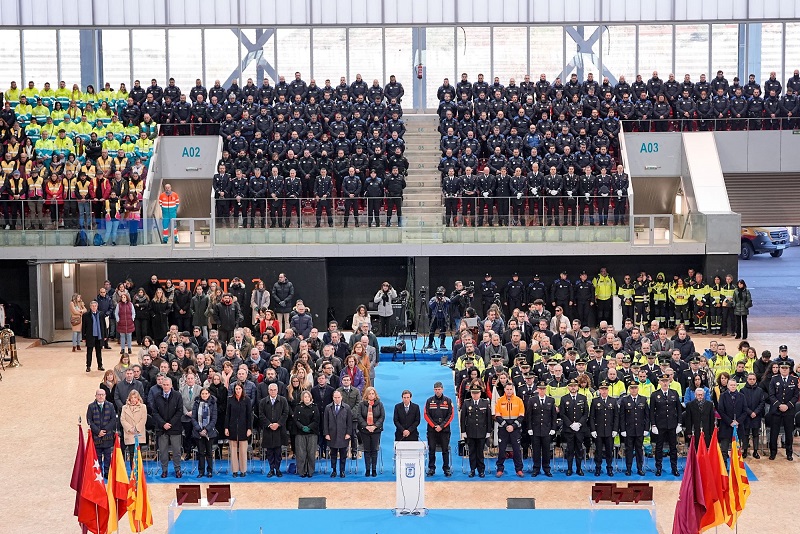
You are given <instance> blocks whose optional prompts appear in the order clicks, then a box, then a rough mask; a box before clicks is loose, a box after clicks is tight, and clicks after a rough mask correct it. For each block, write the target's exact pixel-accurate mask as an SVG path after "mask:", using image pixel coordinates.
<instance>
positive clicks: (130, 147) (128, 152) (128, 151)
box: [120, 141, 136, 159]
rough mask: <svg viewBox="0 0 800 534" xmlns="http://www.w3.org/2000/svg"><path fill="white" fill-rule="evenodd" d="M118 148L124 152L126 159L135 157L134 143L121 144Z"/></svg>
mask: <svg viewBox="0 0 800 534" xmlns="http://www.w3.org/2000/svg"><path fill="white" fill-rule="evenodd" d="M120 148H122V150H124V151H125V157H126V158H128V159H130V158H133V157H135V156H136V143H134V142H132V141H126V142H124V143H122V145H121V146H120Z"/></svg>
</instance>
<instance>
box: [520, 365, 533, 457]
mask: <svg viewBox="0 0 800 534" xmlns="http://www.w3.org/2000/svg"><path fill="white" fill-rule="evenodd" d="M522 367H523V374H522V377H521V378H522V383H521V384H519V385H517V384H516V383H514V390H515V391H516V395H517V397H519V398H521V399H522V402H523V404H524V405H525V406H526V407H527V406H528V401H529V400H530V399H532V398H533V397H535V396H536V395H537V393H538V392H537V391H536V375H535V374H533V373H532V372H530V365H528V364H525V365H523V366H522ZM526 411H527V408H526ZM521 434H522V436H521V438H520V444H521V445H522V458H523V459H525V458H527V457H528V452H529V450H530V446H531V436H530V435H529V434H528V418H527V417H526V418H525V420H524V421H522V433H521Z"/></svg>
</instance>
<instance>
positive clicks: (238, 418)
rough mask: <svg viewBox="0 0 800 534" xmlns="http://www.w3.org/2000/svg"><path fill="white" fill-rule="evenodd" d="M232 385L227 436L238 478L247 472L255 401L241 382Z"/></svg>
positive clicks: (232, 467)
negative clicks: (248, 441) (248, 448)
mask: <svg viewBox="0 0 800 534" xmlns="http://www.w3.org/2000/svg"><path fill="white" fill-rule="evenodd" d="M231 387H232V388H233V395H232V396H231V397H230V398H229V399H228V405H227V407H226V409H225V437H226V438H228V446H229V447H230V459H231V472H232V473H233V476H234V478H236V477H244V476H245V475H246V474H247V440H248V439H249V438H250V436H251V435H252V434H253V402H252V401H251V400H250V397H248V396H247V395H245V394H244V387H243V386H242V384H241V383H240V382H236V383H235V384H234V385H233V386H231Z"/></svg>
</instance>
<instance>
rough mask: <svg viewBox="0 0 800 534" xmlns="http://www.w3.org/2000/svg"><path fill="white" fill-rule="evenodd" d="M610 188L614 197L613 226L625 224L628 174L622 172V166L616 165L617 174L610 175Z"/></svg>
mask: <svg viewBox="0 0 800 534" xmlns="http://www.w3.org/2000/svg"><path fill="white" fill-rule="evenodd" d="M611 181H612V187H611V189H613V191H614V195H615V200H614V225H615V226H618V225H621V224H625V222H626V221H625V220H626V217H627V215H628V184H629V181H630V180H629V178H628V174H627V173H626V172H624V168H623V167H622V165H617V172H615V173H612V174H611Z"/></svg>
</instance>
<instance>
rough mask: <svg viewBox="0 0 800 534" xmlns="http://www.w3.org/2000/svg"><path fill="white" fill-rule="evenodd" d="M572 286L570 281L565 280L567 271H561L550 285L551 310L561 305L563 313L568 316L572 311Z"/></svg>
mask: <svg viewBox="0 0 800 534" xmlns="http://www.w3.org/2000/svg"><path fill="white" fill-rule="evenodd" d="M572 302H573V287H572V282H570V281H569V280H567V271H562V272H561V274H560V275H559V277H558V279H557V280H554V281H553V284H552V285H551V286H550V303H551V304H552V305H553V310H555V309H556V307H558V306H561V308H562V309H563V310H564V315H567V316H569V315H568V314H570V312H571V311H572Z"/></svg>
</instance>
